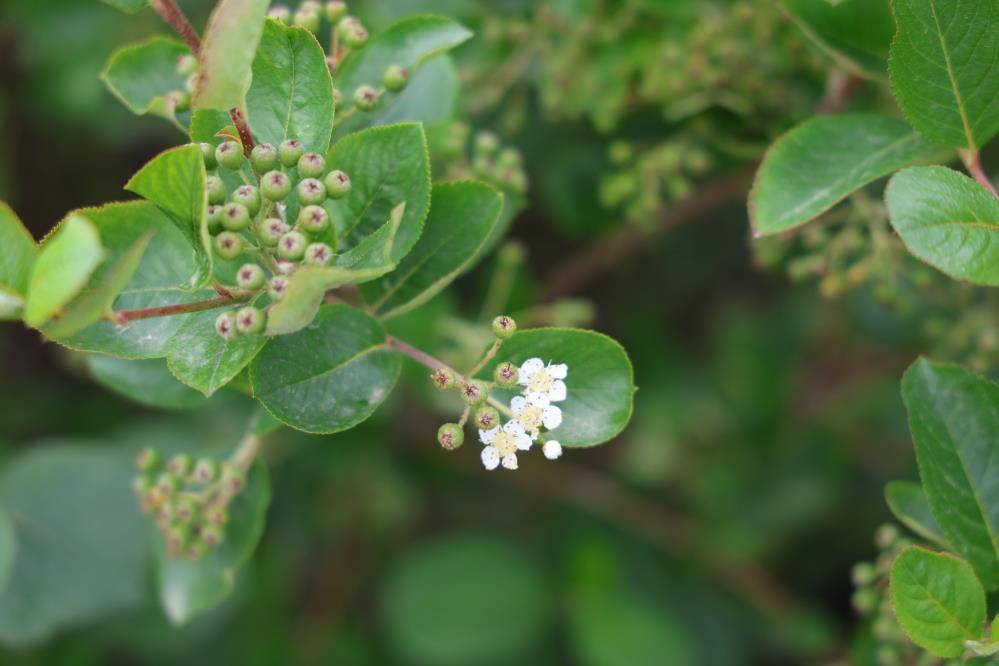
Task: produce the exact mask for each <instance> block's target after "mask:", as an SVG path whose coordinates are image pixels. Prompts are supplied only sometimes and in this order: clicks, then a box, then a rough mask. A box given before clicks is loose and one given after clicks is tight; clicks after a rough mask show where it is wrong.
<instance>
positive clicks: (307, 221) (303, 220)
mask: <svg viewBox="0 0 999 666" xmlns="http://www.w3.org/2000/svg"><path fill="white" fill-rule="evenodd" d="M329 225H330V216H329V213H327V212H326V209H325V208H323V207H322V206H315V205H312V206H306V207H305V208H303V209H302V210H301V211H299V213H298V226H300V227H301V228H303V229H305V230H306V231H308V232H309V233H310V234H318V233H322V232H323V231H325V230H326V228H327V227H329Z"/></svg>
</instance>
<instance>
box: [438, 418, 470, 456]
mask: <svg viewBox="0 0 999 666" xmlns="http://www.w3.org/2000/svg"><path fill="white" fill-rule="evenodd" d="M437 441H438V442H440V445H441V447H443V448H444V450H446V451H454V450H455V449H456V448H458V447H459V446H461V445H462V444H463V443H464V442H465V433H464V431H463V430H462V429H461V426H460V425H458V424H457V423H445V424H444V425H442V426H441V427H440V428H439V429H438V430H437Z"/></svg>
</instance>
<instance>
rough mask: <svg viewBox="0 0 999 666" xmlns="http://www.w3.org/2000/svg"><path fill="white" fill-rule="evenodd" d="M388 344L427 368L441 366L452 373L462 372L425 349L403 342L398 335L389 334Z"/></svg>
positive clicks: (433, 368) (432, 368)
mask: <svg viewBox="0 0 999 666" xmlns="http://www.w3.org/2000/svg"><path fill="white" fill-rule="evenodd" d="M386 344H387V345H388V346H389V347H391V348H392V349H395V350H397V351H400V352H402V353H403V354H405V355H406V356H408V357H410V358H411V359H413V360H414V361H416V362H417V363H420V364H422V365H425V366H427V368H429V369H431V370H437V369H439V368H444V369H445V370H450V371H451V372H452V373H454V375H455V376H458V375H460V374H461V373H459V372H457V371H456V370H455V369H454V368H452V367H451V366H449V365H448V364H447V363H444V362H443V361H440V360H438V359H436V358H434V357H433V356H431V355H430V354H428V353H427V352H425V351H422V350H420V349H417V348H416V347H413V346H411V345H409V344H407V343H405V342H403V341H402V340H400V339H399V338H397V337H395V336H393V335H390V336H388V339H387V340H386Z"/></svg>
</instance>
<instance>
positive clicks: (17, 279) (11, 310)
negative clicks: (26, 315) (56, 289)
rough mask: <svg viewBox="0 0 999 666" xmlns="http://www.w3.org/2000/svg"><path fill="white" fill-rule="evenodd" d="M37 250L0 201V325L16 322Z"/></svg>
mask: <svg viewBox="0 0 999 666" xmlns="http://www.w3.org/2000/svg"><path fill="white" fill-rule="evenodd" d="M37 254H38V247H37V246H36V245H35V239H33V238H32V237H31V234H30V233H29V232H28V230H27V229H25V228H24V225H23V224H21V220H20V219H18V217H17V215H16V214H15V213H14V211H13V209H11V207H10V206H8V205H7V204H5V203H4V202H2V201H0V321H2V320H4V319H19V318H20V317H21V310H22V309H23V307H24V298H25V295H26V294H27V293H28V281H29V280H30V279H31V267H32V265H34V263H35V257H36V256H37Z"/></svg>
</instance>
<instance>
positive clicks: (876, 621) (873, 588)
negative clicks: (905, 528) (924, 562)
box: [851, 523, 912, 664]
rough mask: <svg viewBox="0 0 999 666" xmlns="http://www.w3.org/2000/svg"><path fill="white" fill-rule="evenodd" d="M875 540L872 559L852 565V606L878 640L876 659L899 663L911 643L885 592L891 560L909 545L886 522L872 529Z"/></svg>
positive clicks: (897, 529)
mask: <svg viewBox="0 0 999 666" xmlns="http://www.w3.org/2000/svg"><path fill="white" fill-rule="evenodd" d="M874 544H875V546H876V547H877V548H878V551H879V554H878V556H877V558H876V559H875V560H874V561H873V562H858V563H857V564H855V565H854V566H853V569H852V571H851V577H852V579H853V585H854V588H855V590H854V593H853V597H852V598H851V602H852V604H853V607H854V609H855V610H856V611H857V613H859V614H860V615H861V616H863V617H865V618H869V619H870V621H871V629H872V632H873V634H874V639H875V640H876V641H877V642H878V644H879V645H878V647H877V654H878V657H877V659H878V663H879V664H880V663H884V664H901V663H903V661H902V655H904V654H905V653H906V652H907V651H908V650H909V646H910V645H911V644H910V643H909V642H908V639H907V638H906V637H905V634H904V633H903V632H902V629H901V627H899V625H898V621H897V620H896V619H895V615H894V612H893V611H892V607H891V599H890V598H889V595H888V594H887V589H888V586H887V580H888V575H889V572H890V570H891V565H892V562H894V560H895V557H896V556H897V555H898V553H899V552H901V551H902V550H903V549H904V548H906V547H908V546H910V545H912V541H911V540H910V539H907V538H905V537H904V536H902V535H901V533H900V531H899V528H898V527H897V526H896V525H893V524H890V523H889V524H885V525H882V526H881V527H879V528H878V529H877V531H876V532H875V533H874Z"/></svg>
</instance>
